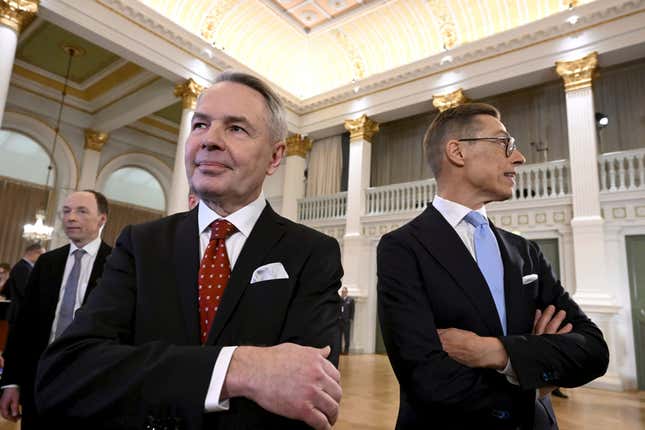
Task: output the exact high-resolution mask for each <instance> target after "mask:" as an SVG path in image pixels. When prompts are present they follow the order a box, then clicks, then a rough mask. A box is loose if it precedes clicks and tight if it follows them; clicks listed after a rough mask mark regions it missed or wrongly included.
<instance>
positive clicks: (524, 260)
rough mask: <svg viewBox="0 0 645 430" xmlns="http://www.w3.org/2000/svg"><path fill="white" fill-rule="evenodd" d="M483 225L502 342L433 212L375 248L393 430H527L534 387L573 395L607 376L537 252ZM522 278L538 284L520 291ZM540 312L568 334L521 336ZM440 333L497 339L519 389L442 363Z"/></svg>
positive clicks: (590, 332)
mask: <svg viewBox="0 0 645 430" xmlns="http://www.w3.org/2000/svg"><path fill="white" fill-rule="evenodd" d="M491 227H492V228H493V231H494V232H495V234H496V237H497V241H498V243H499V248H500V251H501V254H502V259H503V262H504V284H505V285H504V292H505V300H506V313H507V315H506V316H507V331H508V335H507V336H504V335H503V332H502V327H501V323H500V321H499V317H498V315H497V310H496V308H495V304H494V302H493V298H492V295H491V294H490V291H489V289H488V286H487V284H486V281H485V279H484V277H483V275H482V274H481V272H480V270H479V268H478V266H477V263H476V262H475V260H474V259H473V258H472V255H471V254H470V252H469V251H468V249H467V248H466V246H465V245H464V244H463V242H462V240H461V239H460V238H459V236H458V235H457V233H456V232H455V230H454V229H453V228H452V227H451V226H450V224H449V223H448V222H447V221H446V220H445V219H444V218H443V216H442V215H441V214H440V213H439V212H438V211H437V210H436V209H435V208H434V207H433V206H429V207H428V208H427V209H426V210H425V211H424V212H423V213H422V214H421V215H420V216H418V217H417V218H415V219H414V220H412V221H411V222H410V223H408V224H406V225H404V226H403V227H401V228H399V229H398V230H396V231H393V232H391V233H389V234H387V235H385V236H383V238H382V239H381V242H380V243H379V246H378V257H377V258H378V308H379V309H378V310H379V318H380V322H381V327H382V332H383V339H384V341H385V346H386V348H387V352H388V355H389V358H390V361H391V363H392V367H393V369H394V372H395V373H396V376H397V378H398V380H399V383H400V389H401V399H400V400H401V401H400V409H399V417H398V422H397V428H398V429H417V428H419V429H420V428H424V429H425V428H428V427H429V426H430V425H433V426H435V425H436V428H444V427H445V428H505V427H509V428H516V427H517V426H518V425H521V426H522V428H529V429H531V428H533V421H534V416H535V415H534V414H535V413H536V408H541V407H542V406H541V403H536V402H535V395H536V394H535V390H536V389H537V388H540V387H544V386H547V385H557V386H562V387H576V386H579V385H582V384H585V383H587V382H589V381H591V380H593V379H594V378H597V377H598V376H601V375H602V374H604V372H605V371H606V369H607V365H608V361H609V352H608V349H607V345H606V344H605V342H604V340H603V337H602V333H601V332H600V330H599V329H598V328H597V327H596V326H595V325H594V324H593V323H592V322H591V320H589V319H588V318H587V317H586V316H585V314H584V313H583V312H582V310H581V309H580V308H579V307H578V306H577V305H576V303H574V301H573V300H572V299H571V298H570V297H569V295H568V294H567V293H566V292H565V291H564V289H563V288H562V285H561V284H560V282H559V281H558V280H557V279H555V276H554V274H553V271H552V270H551V267H550V265H549V263H548V262H547V261H546V260H545V259H544V256H543V255H542V253H541V251H540V249H539V248H538V246H537V245H536V244H535V243H533V242H530V241H528V240H526V239H524V238H522V237H520V236H517V235H514V234H511V233H509V232H507V231H504V230H501V229H497V228H495V227H494V226H492V225H491ZM528 274H537V275H538V276H539V278H538V280H537V281H535V282H533V283H531V284H529V285H522V276H525V275H528ZM549 304H553V305H555V307H556V308H557V309H563V310H565V311H566V312H567V318H566V320H565V323H566V322H570V323H572V324H573V331H572V332H571V333H569V334H566V335H543V336H534V335H531V334H530V333H531V332H532V326H533V318H534V315H535V310H536V309H544V308H545V307H546V306H547V305H549ZM449 327H456V328H460V329H464V330H469V331H472V332H475V333H476V334H478V335H480V336H494V337H497V338H499V339H500V340H501V341H502V343H503V344H504V347H505V348H506V351H507V352H508V355H509V357H510V361H511V364H512V366H513V369H514V371H515V373H516V375H517V377H518V378H519V384H520V385H519V386H516V385H512V384H510V383H509V382H508V381H507V380H506V377H505V376H504V375H502V374H500V373H498V372H497V371H495V370H491V369H473V368H469V367H466V366H463V365H461V364H459V363H457V362H456V361H454V360H452V359H451V358H450V357H448V355H447V354H446V353H445V352H444V351H443V349H442V347H441V342H440V340H439V336H438V334H437V329H438V328H449ZM537 412H542V413H544V410H539V409H538V410H537Z"/></svg>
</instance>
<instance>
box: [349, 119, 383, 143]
mask: <svg viewBox="0 0 645 430" xmlns="http://www.w3.org/2000/svg"><path fill="white" fill-rule="evenodd" d="M345 130H347V131H349V141H350V142H351V141H352V140H366V141H368V142H371V141H372V137H374V135H375V134H376V133H378V130H379V125H378V122H376V121H372V120H371V119H369V118H368V117H367V115H365V114H363V115H361V116H360V117H358V118H356V119H347V120H345Z"/></svg>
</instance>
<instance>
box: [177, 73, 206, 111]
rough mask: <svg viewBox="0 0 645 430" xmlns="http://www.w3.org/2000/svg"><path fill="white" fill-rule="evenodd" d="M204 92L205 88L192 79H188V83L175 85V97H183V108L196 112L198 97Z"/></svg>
mask: <svg viewBox="0 0 645 430" xmlns="http://www.w3.org/2000/svg"><path fill="white" fill-rule="evenodd" d="M203 90H204V87H202V86H201V85H199V84H198V83H197V82H195V81H193V80H192V79H188V80H187V81H186V82H183V83H181V84H177V85H175V97H181V107H182V108H184V109H190V110H195V107H197V97H198V96H199V94H201V92H202V91H203Z"/></svg>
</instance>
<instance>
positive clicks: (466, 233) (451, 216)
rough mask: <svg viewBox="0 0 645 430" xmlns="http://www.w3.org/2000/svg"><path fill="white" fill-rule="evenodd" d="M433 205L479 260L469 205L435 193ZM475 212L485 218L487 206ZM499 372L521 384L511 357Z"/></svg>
mask: <svg viewBox="0 0 645 430" xmlns="http://www.w3.org/2000/svg"><path fill="white" fill-rule="evenodd" d="M432 206H434V208H435V209H436V210H438V211H439V213H440V214H441V215H442V216H443V217H444V218H445V219H446V221H448V224H450V226H451V227H452V228H454V229H455V232H457V234H458V235H459V237H460V238H461V240H462V242H464V245H466V248H468V251H470V254H471V255H472V256H473V259H474V260H475V261H477V255H476V254H475V240H474V237H475V227H474V226H473V225H472V224H470V223H469V222H468V221H466V220H465V219H464V217H465V216H466V215H468V213H470V212H472V209H470V208H469V207H467V206H464V205H461V204H459V203H456V202H453V201H450V200H446V199H444V198H442V197H440V196H439V195H435V196H434V199H432ZM475 212H479V213H480V214H481V215H482V216H483V217H484V218H487V216H486V207H485V206H482V207H481V208H479V209H477V210H476V211H475ZM498 372H500V373H502V374H503V375H504V376H506V379H507V380H508V382H510V383H511V384H513V385H519V382H518V380H517V376H516V375H515V372H514V371H513V366H511V359H510V358H509V359H508V361H507V362H506V367H504V370H499V371H498Z"/></svg>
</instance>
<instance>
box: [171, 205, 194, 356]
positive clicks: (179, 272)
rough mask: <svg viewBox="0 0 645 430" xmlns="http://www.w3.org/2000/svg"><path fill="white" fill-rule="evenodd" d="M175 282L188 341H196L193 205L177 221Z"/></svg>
mask: <svg viewBox="0 0 645 430" xmlns="http://www.w3.org/2000/svg"><path fill="white" fill-rule="evenodd" d="M174 244H175V246H174V255H173V263H174V266H175V267H174V268H175V270H174V273H175V285H176V286H177V293H178V294H179V303H180V305H181V309H182V313H183V315H184V325H185V327H186V336H187V342H188V344H199V343H200V340H199V304H198V300H197V297H198V291H197V273H198V272H199V227H198V222H197V208H194V209H193V210H191V211H190V212H188V213H187V214H186V215H185V216H184V217H183V218H182V219H180V220H178V221H177V229H176V230H175V240H174Z"/></svg>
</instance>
